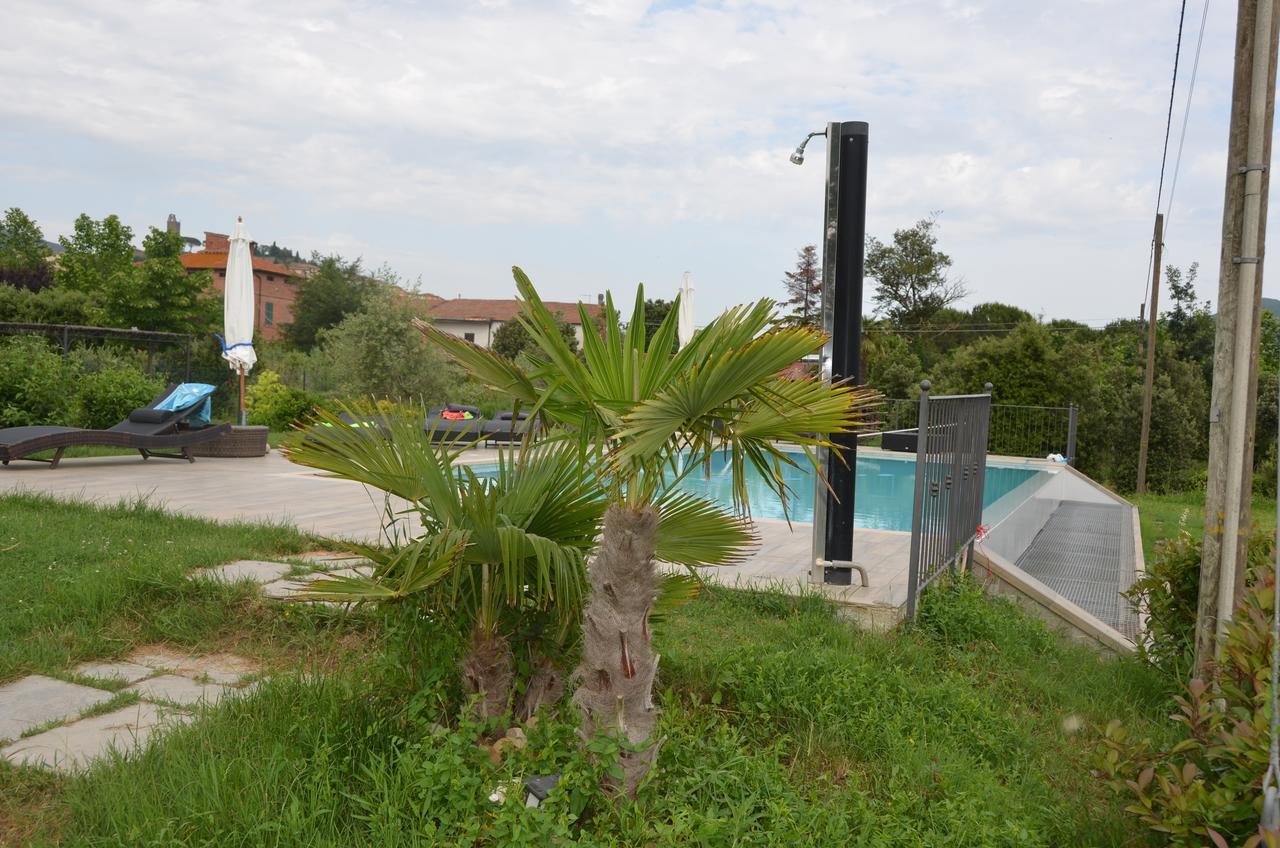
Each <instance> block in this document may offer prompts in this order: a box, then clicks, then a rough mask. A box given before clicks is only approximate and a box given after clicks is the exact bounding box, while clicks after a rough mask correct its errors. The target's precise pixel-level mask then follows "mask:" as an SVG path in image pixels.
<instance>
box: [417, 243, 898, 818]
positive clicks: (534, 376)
mask: <svg viewBox="0 0 1280 848" xmlns="http://www.w3.org/2000/svg"><path fill="white" fill-rule="evenodd" d="M513 271H514V274H515V278H516V288H517V290H518V292H519V296H520V298H521V305H522V312H521V314H520V319H521V322H522V323H523V324H524V325H525V329H527V330H528V331H529V334H530V335H531V336H532V337H533V338H534V341H535V342H536V343H537V345H538V348H539V353H538V355H536V356H532V357H529V358H528V359H527V360H526V361H527V363H528V364H527V366H522V365H517V364H515V363H512V362H510V361H509V360H507V359H504V358H503V357H501V356H498V355H497V354H496V353H493V352H492V351H487V350H483V349H481V348H478V347H476V346H474V345H470V344H467V343H465V342H463V341H462V340H460V339H457V338H455V337H453V336H451V335H449V334H447V333H444V332H442V331H440V330H437V329H435V328H433V327H431V326H430V325H429V324H426V323H424V322H419V323H418V324H417V326H418V328H419V329H420V330H421V331H422V332H423V333H424V334H426V336H427V337H428V338H429V339H431V340H432V341H433V342H434V343H436V344H438V345H439V346H440V347H442V348H443V349H444V350H445V351H446V352H447V353H448V354H449V355H450V356H452V357H453V358H454V359H455V360H456V361H457V362H458V363H460V364H461V365H462V366H463V367H464V368H466V369H467V370H469V371H470V372H471V373H472V374H473V375H474V376H476V377H477V378H478V379H480V380H481V381H482V382H484V383H485V384H487V385H489V386H490V387H492V388H494V389H496V390H498V391H502V392H505V393H507V394H509V395H511V396H512V397H513V398H514V399H515V400H517V401H518V402H520V403H521V404H527V405H529V406H530V407H532V406H534V405H535V404H536V405H538V408H539V409H540V410H541V414H542V415H543V416H544V418H545V420H547V421H549V422H551V423H552V424H556V425H563V426H566V427H567V428H569V431H570V432H571V433H572V439H573V442H574V444H575V445H576V446H577V447H578V449H579V450H580V451H581V453H582V457H583V461H589V462H595V463H598V464H599V467H600V468H601V469H602V473H603V478H602V480H601V485H602V487H603V489H604V491H605V496H606V499H607V500H608V504H609V505H608V509H607V510H606V511H605V514H604V520H603V524H602V529H601V534H600V537H599V542H598V544H596V545H595V547H594V556H593V558H592V564H591V568H590V570H589V572H588V579H589V580H590V584H591V586H590V592H589V594H588V598H587V603H586V608H585V611H584V613H583V624H582V660H581V663H580V664H579V666H578V669H577V671H576V672H575V673H574V679H575V680H576V681H577V683H578V689H577V691H576V693H575V694H574V703H575V704H576V705H577V706H578V708H579V710H580V711H581V713H582V717H583V724H582V731H581V732H582V734H583V737H584V738H585V739H587V740H592V739H594V738H595V737H596V736H597V735H599V734H603V735H605V736H609V737H612V738H613V739H615V740H616V741H617V743H618V744H619V747H620V751H619V758H620V768H621V772H620V776H619V777H618V778H617V779H616V783H615V784H613V788H615V789H618V790H620V791H622V792H625V793H627V794H634V793H635V790H636V787H637V786H638V785H639V782H640V780H641V779H642V778H643V777H644V776H645V775H646V774H647V773H648V771H649V769H650V768H651V767H652V764H653V761H654V758H655V756H656V754H657V748H656V741H655V740H654V739H653V738H652V734H653V730H654V727H655V724H656V721H657V709H656V708H655V707H654V704H653V683H654V678H655V676H656V675H657V671H658V655H657V653H656V652H655V651H654V649H653V645H652V643H651V628H650V621H649V619H650V615H651V613H652V611H653V607H654V602H655V599H656V598H657V596H658V591H659V590H658V586H659V583H658V574H657V571H656V568H655V562H656V560H659V559H661V560H663V561H665V562H669V563H674V564H677V565H685V566H688V567H694V566H698V565H711V564H724V563H730V562H735V561H737V559H738V557H740V556H741V555H742V554H743V553H744V552H745V550H746V549H747V546H748V544H749V542H750V539H751V533H750V525H749V522H748V521H747V520H746V518H745V517H744V514H743V511H745V510H746V509H747V506H748V503H749V500H748V495H749V493H748V488H747V478H746V475H745V474H744V473H743V472H744V470H745V468H746V467H747V466H748V464H750V465H751V466H752V467H754V468H755V469H756V470H757V471H758V472H759V473H760V474H761V475H762V478H763V479H764V480H765V481H766V483H768V484H769V485H770V487H771V488H772V489H773V491H774V492H775V493H776V494H777V495H778V496H779V497H782V498H784V499H785V498H786V497H787V495H788V493H787V490H786V488H785V485H784V484H783V482H782V472H781V469H782V467H783V466H784V465H794V464H795V460H794V459H793V458H792V457H791V456H790V455H788V454H787V453H785V452H783V451H782V449H781V448H780V447H778V443H779V442H793V443H796V444H800V445H804V446H806V447H807V448H813V447H816V446H830V445H831V441H830V438H829V434H831V433H834V432H844V431H848V430H850V429H852V428H854V427H855V426H856V425H858V424H859V423H860V422H861V420H862V418H861V415H860V413H861V411H862V410H863V409H864V408H865V407H866V406H867V405H868V404H870V403H871V398H872V397H873V395H872V394H871V393H869V392H866V391H864V390H860V389H856V388H853V387H850V386H833V385H831V384H830V383H824V382H822V381H820V380H817V379H813V378H807V379H799V380H789V379H787V378H784V377H780V376H778V372H779V371H781V370H782V369H783V368H785V367H787V366H788V365H791V364H792V363H794V362H796V361H797V360H799V359H801V358H802V357H804V356H805V355H806V354H809V353H812V352H814V351H816V350H817V349H818V348H819V347H821V345H822V343H823V341H824V339H823V335H822V333H820V332H818V331H816V330H814V329H812V328H810V327H795V326H782V325H781V323H780V321H779V319H778V318H777V316H776V315H775V314H774V311H773V302H772V301H768V300H764V301H761V302H759V303H757V304H755V305H753V306H749V307H738V308H736V309H731V310H728V311H727V312H725V313H724V314H722V315H721V316H720V317H718V318H716V319H715V320H714V321H712V322H711V324H709V325H708V326H707V327H706V328H704V329H703V330H702V331H700V332H699V333H697V334H696V335H695V336H694V337H693V340H692V341H691V342H689V344H687V345H686V346H685V347H683V348H681V349H680V351H679V352H678V353H677V354H675V355H674V356H672V355H671V353H670V351H671V346H672V342H673V339H674V338H675V335H676V319H677V316H676V315H674V314H671V313H668V315H667V317H666V319H665V320H664V321H663V322H662V324H661V326H659V327H658V330H657V332H656V333H654V334H653V335H652V336H650V335H649V334H648V332H647V331H646V321H645V318H646V315H645V311H646V310H645V300H644V290H643V288H641V289H639V290H638V291H637V292H636V299H635V308H634V311H633V313H632V317H631V321H630V322H629V323H628V324H627V330H626V332H625V333H623V332H621V330H620V329H619V327H620V324H621V322H620V321H619V319H618V313H617V310H616V309H615V308H614V305H613V298H612V296H611V295H608V296H606V299H605V320H604V332H603V336H602V337H600V338H598V339H595V340H592V341H589V342H588V343H587V344H586V345H585V346H584V350H583V353H584V356H583V358H582V359H579V358H578V357H577V356H576V355H574V353H573V351H572V350H570V349H569V347H568V345H566V344H565V343H564V338H563V336H561V334H560V330H559V328H558V326H557V325H556V320H555V316H553V315H552V314H551V312H550V311H549V310H548V309H547V307H546V306H545V304H543V302H542V300H541V298H540V297H539V296H538V293H537V291H536V290H535V289H534V287H533V283H532V282H530V280H529V278H528V277H527V276H525V274H524V272H523V271H521V270H520V269H519V268H515V269H513ZM580 314H582V315H583V318H584V323H585V321H586V316H585V310H580ZM712 451H723V452H725V453H727V454H728V455H729V456H730V458H731V460H730V468H732V469H733V470H734V477H733V491H734V502H735V504H737V505H738V506H739V510H740V511H739V512H738V513H737V514H735V513H730V512H726V511H725V510H723V509H721V508H720V507H719V506H717V505H716V504H714V503H713V502H710V501H706V500H702V499H700V498H697V497H694V496H692V495H689V494H687V493H683V492H681V491H680V490H679V489H678V488H677V487H676V486H675V485H674V484H673V483H672V481H671V479H670V477H669V476H668V475H667V474H665V473H664V471H665V470H667V469H671V468H675V467H676V465H677V461H678V460H680V459H683V460H684V461H685V467H686V468H698V467H701V466H702V464H703V463H705V462H707V461H709V459H710V456H711V452H712ZM808 455H809V457H810V459H811V460H812V461H813V462H815V463H816V462H817V460H816V455H815V454H814V453H809V454H808Z"/></svg>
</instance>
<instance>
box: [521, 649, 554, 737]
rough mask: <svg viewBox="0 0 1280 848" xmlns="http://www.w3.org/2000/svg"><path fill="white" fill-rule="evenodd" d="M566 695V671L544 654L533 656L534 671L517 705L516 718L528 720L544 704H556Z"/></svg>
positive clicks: (523, 720)
mask: <svg viewBox="0 0 1280 848" xmlns="http://www.w3.org/2000/svg"><path fill="white" fill-rule="evenodd" d="M562 697H564V672H563V671H562V670H561V669H560V667H559V666H557V665H556V664H555V663H554V662H552V661H551V660H549V659H547V658H546V657H544V656H538V655H535V656H534V657H533V673H532V674H531V675H529V685H528V686H527V687H525V691H524V695H523V696H522V697H521V698H520V700H519V703H517V705H516V720H517V721H520V722H527V721H528V720H529V719H531V718H533V716H534V713H536V712H537V711H538V708H539V707H541V706H542V705H543V704H554V703H555V702H556V701H559V700H560V699H561V698H562Z"/></svg>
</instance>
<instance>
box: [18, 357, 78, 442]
mask: <svg viewBox="0 0 1280 848" xmlns="http://www.w3.org/2000/svg"><path fill="white" fill-rule="evenodd" d="M72 371H73V368H72V367H71V366H69V365H68V364H67V363H65V362H64V361H63V359H62V356H61V355H59V354H58V352H57V351H55V350H54V349H53V347H52V346H51V345H50V344H49V343H48V342H46V341H45V340H44V339H41V338H36V337H33V336H18V337H15V338H10V339H5V340H3V341H0V426H3V427H24V426H29V425H34V424H66V423H67V420H68V419H69V417H70V412H71V410H72V408H73V404H72V397H71V392H70V389H71V384H72V379H73V378H74V376H75V375H74V373H71V372H72Z"/></svg>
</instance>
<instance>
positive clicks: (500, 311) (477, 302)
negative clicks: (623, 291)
mask: <svg viewBox="0 0 1280 848" xmlns="http://www.w3.org/2000/svg"><path fill="white" fill-rule="evenodd" d="M543 303H545V304H546V306H547V309H550V310H551V312H552V314H555V313H557V312H558V313H560V318H561V319H562V320H564V321H566V322H568V323H570V324H581V323H582V321H581V320H580V319H579V316H578V304H576V303H569V302H568V301H562V300H546V301H543ZM583 306H585V307H586V309H587V314H588V315H590V316H592V317H595V316H597V315H599V314H600V307H599V306H597V305H596V304H594V303H586V304H583ZM519 312H520V304H519V302H517V301H515V300H486V299H482V298H474V297H458V298H454V299H453V300H442V301H440V302H439V303H435V304H432V306H431V317H432V318H436V319H443V320H446V321H509V320H510V319H512V318H514V317H516V315H517V314H518V313H519Z"/></svg>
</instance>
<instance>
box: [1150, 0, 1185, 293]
mask: <svg viewBox="0 0 1280 848" xmlns="http://www.w3.org/2000/svg"><path fill="white" fill-rule="evenodd" d="M1186 17H1187V0H1182V4H1181V9H1180V10H1179V12H1178V41H1177V43H1176V44H1175V45H1174V48H1173V79H1172V80H1171V81H1170V83H1169V112H1168V114H1167V115H1166V116H1165V122H1164V148H1163V149H1162V150H1161V153H1160V182H1159V184H1158V186H1157V188H1156V211H1155V214H1156V215H1158V214H1160V201H1161V199H1162V198H1163V196H1164V168H1165V164H1166V163H1167V162H1168V159H1169V133H1170V132H1171V131H1172V129H1173V97H1174V94H1176V93H1177V90H1178V60H1179V59H1180V58H1181V57H1182V24H1183V22H1184V21H1185V20H1186ZM1155 249H1156V246H1155V239H1154V238H1153V239H1152V243H1151V250H1150V251H1149V252H1148V253H1147V273H1146V274H1144V275H1143V278H1142V299H1143V301H1144V302H1145V301H1146V299H1147V298H1146V293H1147V281H1148V280H1150V279H1151V261H1152V259H1154V258H1155V257H1154V254H1155Z"/></svg>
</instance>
